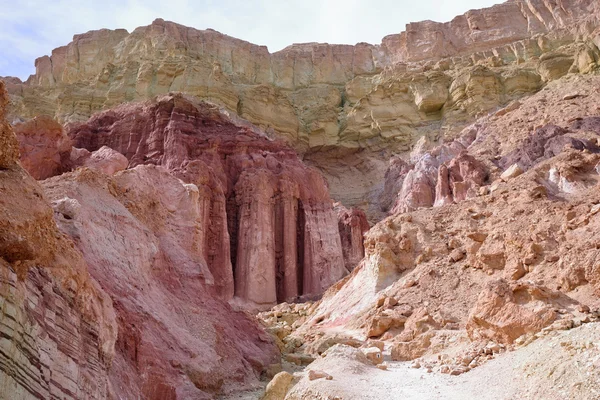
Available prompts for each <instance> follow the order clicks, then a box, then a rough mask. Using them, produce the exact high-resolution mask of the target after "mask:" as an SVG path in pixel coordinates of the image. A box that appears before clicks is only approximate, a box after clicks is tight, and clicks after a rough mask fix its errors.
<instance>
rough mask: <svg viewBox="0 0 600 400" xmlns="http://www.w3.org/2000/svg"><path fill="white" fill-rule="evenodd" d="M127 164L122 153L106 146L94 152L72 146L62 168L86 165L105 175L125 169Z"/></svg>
mask: <svg viewBox="0 0 600 400" xmlns="http://www.w3.org/2000/svg"><path fill="white" fill-rule="evenodd" d="M128 164H129V161H128V160H127V158H126V157H125V156H124V155H123V154H121V153H119V152H117V151H115V150H113V149H111V148H110V147H107V146H102V147H101V148H99V149H98V150H96V151H94V152H90V151H88V150H86V149H78V148H75V147H73V148H71V153H70V154H69V160H68V161H67V162H65V163H64V169H75V168H79V167H87V168H90V169H94V170H96V171H100V172H102V173H104V174H107V175H114V174H115V173H116V172H119V171H123V170H124V169H126V168H127V165H128Z"/></svg>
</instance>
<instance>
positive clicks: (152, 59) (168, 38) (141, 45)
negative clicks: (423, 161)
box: [6, 0, 600, 221]
mask: <svg viewBox="0 0 600 400" xmlns="http://www.w3.org/2000/svg"><path fill="white" fill-rule="evenodd" d="M598 15H599V9H598V5H597V2H595V1H591V0H569V1H566V0H562V1H559V2H554V3H548V2H543V1H533V0H527V1H514V0H511V1H507V2H506V3H503V4H499V5H496V6H493V7H490V8H486V9H482V10H474V11H469V12H467V13H466V14H464V15H461V16H458V17H456V18H455V19H453V20H452V21H450V22H447V23H435V22H432V21H425V22H419V23H411V24H409V25H408V26H407V28H406V31H405V32H402V33H400V34H397V35H390V36H388V37H386V38H384V39H383V40H382V43H381V44H380V45H369V44H365V43H360V44H357V45H356V46H347V45H328V44H318V43H309V44H298V45H292V46H289V47H287V48H285V49H283V50H281V51H279V52H276V53H272V54H271V53H269V52H268V50H267V48H266V47H264V46H256V45H253V44H251V43H247V42H244V41H241V40H238V39H234V38H231V37H228V36H226V35H222V34H220V33H218V32H215V31H213V30H196V29H193V28H187V27H184V26H181V25H178V24H175V23H172V22H166V21H163V20H160V19H159V20H156V21H154V22H153V23H152V24H151V25H149V26H145V27H140V28H137V29H136V30H134V31H133V32H131V33H128V32H127V31H125V30H114V31H111V30H106V29H105V30H99V31H92V32H88V33H85V34H82V35H76V36H75V37H74V40H73V42H71V43H70V44H68V45H67V46H63V47H59V48H57V49H55V50H54V51H53V53H52V55H51V56H44V57H41V58H39V59H38V60H36V74H35V75H32V76H31V77H30V78H29V79H28V80H27V82H25V83H23V82H20V81H19V80H18V79H15V78H6V81H7V84H8V88H9V91H10V93H11V95H12V99H13V107H12V114H13V116H14V118H15V119H18V118H31V117H33V116H37V115H41V114H45V115H50V116H54V117H57V118H58V119H59V120H60V121H61V122H68V121H69V122H73V121H84V120H86V119H87V118H88V117H89V116H90V115H91V114H93V113H95V112H98V111H100V110H102V109H107V108H111V107H114V106H115V105H117V104H120V103H123V102H128V101H139V100H145V99H149V98H152V97H154V96H156V95H160V94H166V93H168V92H171V91H180V92H184V93H187V94H190V95H193V96H195V97H198V98H202V99H207V100H210V101H211V102H215V103H218V104H220V105H222V106H224V107H225V108H226V109H228V110H230V111H233V112H236V113H238V114H239V115H240V116H241V117H243V118H245V119H247V120H249V121H251V122H252V123H254V124H256V125H257V126H260V127H261V128H262V129H264V130H265V131H267V132H269V134H270V135H274V136H278V137H280V138H283V139H285V140H286V141H288V142H289V143H291V144H292V145H293V146H294V147H295V148H296V149H297V150H298V151H299V152H301V153H303V154H306V158H305V160H306V161H307V162H310V163H311V164H313V165H315V166H317V167H319V168H320V169H321V171H322V172H323V173H324V174H325V176H326V178H327V179H328V181H329V183H330V188H331V191H332V194H333V196H334V197H335V198H336V199H337V200H340V201H342V202H343V203H344V204H345V205H346V206H361V207H363V208H364V209H365V211H367V213H368V215H369V218H370V219H371V220H372V221H373V220H376V219H378V218H380V217H381V216H382V214H381V212H380V211H379V209H378V207H377V206H370V205H368V204H365V202H370V203H373V199H375V198H376V197H377V194H378V192H379V191H380V190H381V189H382V188H381V186H380V185H379V184H378V183H377V182H380V181H382V178H383V175H384V172H385V166H382V165H381V160H383V159H385V158H387V157H388V156H390V155H391V154H393V153H398V152H407V151H409V150H411V148H412V147H413V146H414V144H415V142H416V141H417V140H418V138H420V137H422V136H426V137H428V138H429V139H431V140H433V141H436V140H438V139H439V138H440V137H442V136H446V137H452V136H454V135H456V134H457V133H458V132H459V131H460V130H461V129H462V128H463V127H464V126H466V125H467V124H468V123H470V122H472V121H473V120H474V119H475V118H476V117H477V116H480V115H482V114H485V113H488V112H490V111H493V110H495V109H496V108H498V107H501V106H504V105H506V104H507V103H509V102H510V101H512V100H514V99H516V98H521V97H522V96H524V95H527V94H529V93H533V92H536V91H538V90H539V89H541V88H542V87H544V86H545V85H546V84H547V83H548V82H551V81H553V80H556V79H558V78H560V77H562V76H564V75H566V74H569V73H582V74H586V73H590V72H592V71H594V70H595V69H596V68H597V66H598V59H599V51H598V44H599V43H600V39H599V37H600V36H599V34H598V30H597V27H598ZM323 154H325V156H323ZM348 169H352V170H353V171H354V172H355V173H356V174H355V176H353V179H352V180H349V179H347V178H346V177H345V176H344V175H342V176H340V174H339V171H343V170H348Z"/></svg>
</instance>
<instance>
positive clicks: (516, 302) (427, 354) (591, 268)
mask: <svg viewBox="0 0 600 400" xmlns="http://www.w3.org/2000/svg"><path fill="white" fill-rule="evenodd" d="M598 87H600V81H599V80H598V77H597V76H587V77H565V78H562V79H561V80H559V81H557V82H555V83H552V84H551V85H549V86H548V88H547V89H545V90H542V91H541V92H539V93H537V94H536V95H534V96H531V97H530V98H528V99H526V100H524V101H522V102H521V103H519V104H513V105H511V106H509V107H507V108H506V109H502V110H499V111H498V112H496V113H494V114H493V115H489V116H485V117H483V118H481V119H479V120H478V121H477V123H476V124H474V125H472V126H470V127H468V128H467V129H465V130H464V131H463V132H462V133H461V135H460V137H459V138H457V139H456V140H455V141H453V142H448V143H446V144H444V145H442V146H432V145H430V144H427V143H426V142H422V143H420V146H419V147H420V148H419V149H418V151H416V152H415V153H413V154H412V155H411V156H409V157H407V159H408V160H407V161H404V160H401V159H393V160H392V161H391V165H390V168H389V170H388V173H387V174H386V177H387V180H388V181H389V182H387V184H386V190H385V191H384V192H383V194H384V196H383V198H382V202H383V201H385V202H386V204H389V205H390V207H393V205H394V202H395V204H397V205H398V204H400V207H397V208H396V210H394V211H393V215H392V216H390V217H388V218H387V219H385V220H383V221H381V222H380V223H378V224H376V225H375V226H374V227H373V228H372V229H371V230H370V231H369V232H368V233H367V235H366V239H365V258H364V259H363V260H362V261H361V263H360V264H359V266H358V267H357V268H355V269H354V271H353V272H352V274H351V275H350V276H349V277H348V278H347V279H344V280H343V281H341V282H339V283H338V284H336V285H334V286H333V287H332V288H331V289H330V290H329V291H328V292H327V293H326V294H325V295H324V297H323V299H322V300H320V301H319V302H317V303H315V304H314V305H311V306H310V308H309V310H308V311H302V312H301V313H297V314H298V315H296V314H294V313H291V314H292V315H288V314H285V312H284V305H282V306H280V307H279V308H278V309H275V310H274V311H273V312H272V313H271V314H265V317H266V318H265V320H268V321H272V322H275V328H276V329H277V331H276V332H280V333H281V335H280V336H281V337H282V342H283V344H282V346H281V347H282V348H283V350H284V351H285V352H289V353H290V354H288V355H287V356H286V357H287V359H290V360H303V359H304V358H306V357H310V359H311V360H312V359H315V358H317V359H319V360H321V358H319V355H320V354H323V353H324V352H325V351H327V349H328V348H329V347H332V346H334V345H336V344H338V345H346V346H353V347H357V346H362V347H369V346H370V347H373V346H378V345H380V346H384V345H385V346H386V349H387V348H389V349H390V350H391V356H392V359H393V360H399V361H408V360H416V361H415V362H414V363H413V366H414V368H419V367H426V368H427V369H428V370H431V371H434V370H435V371H439V372H441V373H451V374H453V375H458V374H461V373H464V372H467V371H469V370H471V369H473V368H476V367H478V366H479V365H481V363H484V362H486V361H487V360H489V359H490V358H493V357H495V354H497V353H499V352H503V351H505V350H506V349H514V348H516V347H518V346H523V345H527V344H528V343H530V342H531V341H533V340H536V339H538V338H541V337H544V336H546V335H551V334H553V332H554V331H557V330H569V329H572V328H574V327H578V326H580V325H583V324H587V323H589V322H593V321H597V320H598V319H599V317H600V312H599V311H598V310H599V307H600V303H599V302H598V299H597V296H596V295H595V293H597V291H598V288H599V286H598V283H599V282H600V280H599V278H598V271H600V269H599V268H600V264H599V261H598V260H600V258H599V256H600V253H599V251H600V250H599V249H600V244H599V243H600V242H599V240H600V238H599V237H598V234H597V232H598V229H597V228H598V224H600V197H599V193H600V192H599V191H598V187H599V185H600V175H599V172H598V164H599V162H600V148H598V146H597V144H598V140H599V139H600V136H599V135H600V123H599V121H600V120H599V119H598V116H597V114H598V107H597V104H598V101H599V95H598V93H600V92H598V91H597V89H598ZM425 161H427V162H425ZM411 172H412V173H414V174H417V172H418V173H419V174H418V175H419V176H421V177H424V178H426V179H423V180H421V181H419V180H418V179H409V174H411ZM406 182H409V183H410V182H412V183H411V184H406ZM465 188H466V190H465ZM394 193H397V194H398V196H396V198H394V196H393V194H394ZM423 193H427V196H422V194H423ZM465 193H466V194H467V195H466V197H464V198H463V195H464V194H465ZM408 199H412V200H413V201H412V202H408V201H407V200H408ZM425 200H427V201H426V202H425ZM290 310H292V308H291V307H290ZM277 311H280V312H281V313H283V314H282V316H281V318H279V317H278V315H279V314H277ZM286 321H292V322H290V323H286ZM373 339H376V340H377V341H378V342H372V340H373ZM297 343H302V344H301V345H300V346H298V345H297ZM326 358H327V357H325V359H326ZM314 365H321V363H320V362H316V363H315V364H314ZM330 368H331V369H330V370H329V371H328V373H330V374H331V375H332V376H335V375H336V372H337V373H341V371H342V370H343V368H340V369H339V370H336V369H334V368H333V367H330ZM334 379H335V378H334ZM597 384H598V380H597V379H596V380H595V381H594V382H593V385H597ZM316 386H317V385H316V384H315V385H313V386H311V387H316ZM554 389H556V387H555V388H554ZM584 398H585V397H584Z"/></svg>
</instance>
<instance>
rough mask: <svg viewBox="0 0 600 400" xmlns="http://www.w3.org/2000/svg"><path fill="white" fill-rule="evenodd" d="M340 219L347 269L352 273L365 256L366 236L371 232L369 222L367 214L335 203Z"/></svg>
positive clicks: (339, 225)
mask: <svg viewBox="0 0 600 400" xmlns="http://www.w3.org/2000/svg"><path fill="white" fill-rule="evenodd" d="M334 206H335V210H336V212H337V217H338V228H339V231H340V239H341V240H342V251H343V252H344V261H345V263H346V268H347V269H348V270H349V271H351V270H353V269H354V267H356V266H357V265H358V263H360V260H362V259H363V257H364V256H365V247H364V245H363V240H364V235H365V233H367V231H368V230H369V222H368V221H367V216H366V215H365V212H364V211H362V210H359V209H357V208H352V209H347V208H346V207H344V206H343V205H342V204H340V203H335V205H334Z"/></svg>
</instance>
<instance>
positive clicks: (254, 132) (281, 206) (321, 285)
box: [69, 95, 362, 304]
mask: <svg viewBox="0 0 600 400" xmlns="http://www.w3.org/2000/svg"><path fill="white" fill-rule="evenodd" d="M69 135H70V137H71V138H73V141H74V144H75V146H76V147H80V148H85V149H87V150H88V151H95V150H97V149H99V148H100V147H101V146H108V147H110V148H112V149H114V150H116V151H118V152H120V153H122V154H124V155H125V156H126V157H127V158H128V160H129V166H130V167H135V166H136V165H139V164H156V165H162V166H164V167H166V168H168V169H169V170H170V171H172V173H173V174H175V175H176V176H178V177H179V178H181V179H182V180H183V181H184V182H188V183H193V184H195V185H196V186H197V187H198V190H199V193H200V195H199V197H200V199H201V200H200V202H201V204H202V206H201V208H202V209H203V212H202V216H201V218H200V219H201V220H202V221H203V224H204V225H203V228H201V230H202V231H203V232H204V233H203V234H202V235H201V236H200V237H199V240H200V243H201V245H200V246H201V247H203V248H204V254H205V256H206V258H205V259H206V263H207V264H208V268H209V270H210V271H211V273H212V275H213V276H215V277H221V278H217V281H218V282H221V283H220V284H217V286H218V287H221V289H222V290H221V293H222V295H223V296H224V297H225V298H230V297H231V295H232V294H233V293H235V295H236V296H237V297H240V298H242V299H244V300H249V301H251V302H253V303H257V304H273V303H275V302H277V301H284V300H290V299H294V298H296V297H298V296H315V295H319V294H321V293H323V291H324V290H325V289H326V288H327V287H329V286H330V285H331V284H332V283H334V282H336V281H337V280H338V279H340V278H341V277H342V276H343V275H344V274H345V273H346V268H345V266H344V258H343V253H342V245H341V242H340V234H339V232H338V223H337V218H336V215H335V212H334V210H333V207H332V201H331V199H330V197H329V194H328V190H327V186H326V184H325V181H324V180H323V178H322V176H321V175H320V174H319V173H318V172H316V170H312V169H309V168H307V167H306V166H304V164H302V162H301V161H300V160H299V159H298V157H297V155H296V153H295V152H294V151H293V150H292V149H290V148H289V147H286V146H285V145H283V144H282V143H280V142H277V141H272V140H269V139H268V138H266V137H265V135H264V134H263V133H261V132H260V131H259V130H258V129H256V128H254V127H253V126H251V125H249V124H247V123H242V122H238V123H236V122H233V121H232V120H231V118H230V117H229V116H228V115H226V114H225V113H223V112H222V111H221V110H220V109H219V108H217V107H216V106H211V105H208V104H206V103H194V102H193V101H191V100H188V99H187V98H185V97H184V96H182V95H175V96H165V97H161V98H158V99H157V100H155V101H150V102H147V103H141V104H131V105H124V106H121V107H118V108H116V109H114V110H109V111H106V112H103V113H101V114H98V115H96V116H94V117H92V118H91V119H90V120H89V121H88V122H87V123H85V124H79V125H75V126H73V127H72V128H71V130H70V131H69ZM361 229H362V228H361ZM357 247H358V246H357ZM232 270H233V271H235V273H233V276H234V279H235V285H234V286H235V289H233V287H232V283H233V282H229V283H227V282H228V281H229V278H228V276H229V275H230V274H231V271H232Z"/></svg>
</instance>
